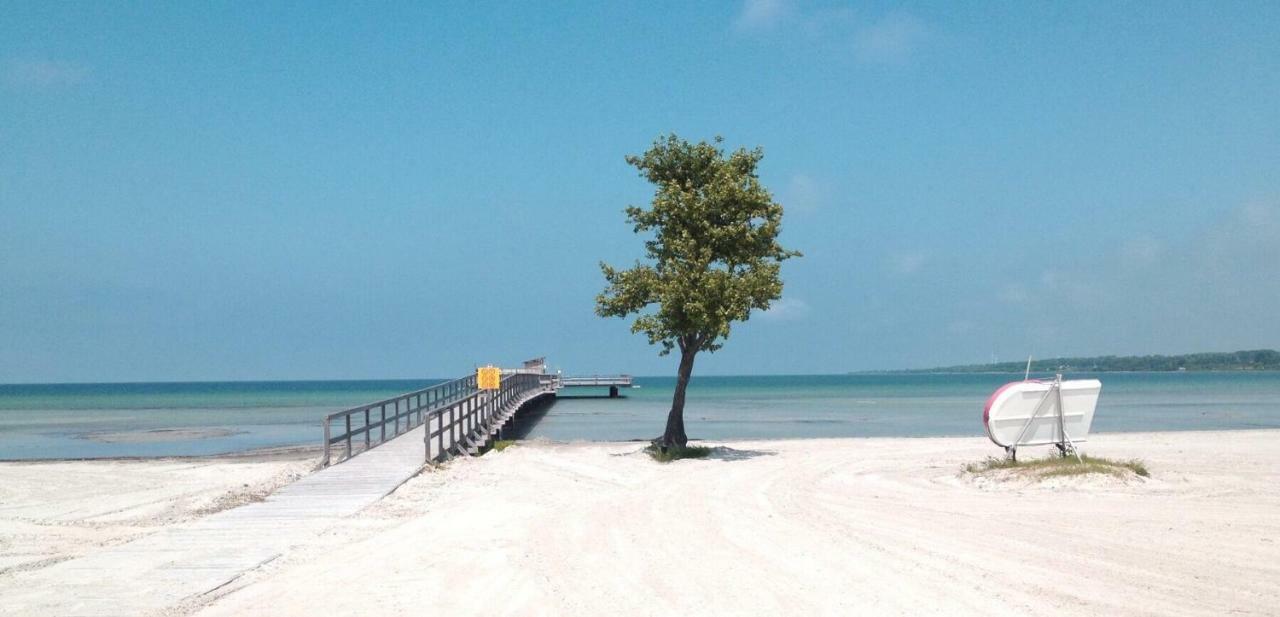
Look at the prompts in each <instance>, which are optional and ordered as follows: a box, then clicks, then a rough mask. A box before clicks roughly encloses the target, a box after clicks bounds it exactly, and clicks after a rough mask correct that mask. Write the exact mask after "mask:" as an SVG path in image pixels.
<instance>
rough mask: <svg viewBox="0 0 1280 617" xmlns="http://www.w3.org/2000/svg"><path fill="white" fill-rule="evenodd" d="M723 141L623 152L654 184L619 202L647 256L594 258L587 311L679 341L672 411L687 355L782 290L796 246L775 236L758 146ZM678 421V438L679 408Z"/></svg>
mask: <svg viewBox="0 0 1280 617" xmlns="http://www.w3.org/2000/svg"><path fill="white" fill-rule="evenodd" d="M722 142H723V139H722V138H720V137H716V138H715V140H714V141H713V142H712V143H708V142H705V141H702V142H698V143H696V144H695V143H690V142H688V141H685V140H683V139H681V138H679V137H677V136H676V135H669V136H665V137H661V138H659V139H658V140H657V141H655V142H654V143H653V146H652V147H651V148H650V149H649V150H648V151H647V152H645V153H644V154H641V155H638V156H628V157H627V162H628V163H630V164H631V165H632V166H634V167H635V168H636V169H638V170H639V171H640V175H641V176H643V177H644V178H646V179H647V180H649V182H652V183H653V184H654V187H655V190H654V196H653V201H652V203H651V204H650V206H649V207H648V208H643V207H639V206H630V207H628V208H627V209H626V214H627V221H628V222H629V223H630V224H631V225H632V226H633V229H634V231H635V232H636V233H638V234H649V238H648V239H647V240H646V241H645V243H644V247H645V256H646V258H647V261H637V262H636V264H635V265H634V266H632V267H631V268H628V269H625V270H620V269H617V268H614V267H612V266H610V265H608V264H606V263H601V264H600V267H601V270H602V271H603V272H604V277H605V281H606V282H607V283H608V286H607V287H606V288H605V290H604V291H603V292H602V293H601V294H600V295H599V296H598V297H597V298H596V313H597V314H599V315H600V316H602V317H627V316H630V315H636V318H635V321H634V322H632V324H631V331H632V332H635V333H644V334H645V335H646V336H647V337H648V339H649V343H650V344H656V345H661V346H662V350H661V351H660V352H659V353H661V354H662V355H666V354H668V353H670V352H671V351H672V350H673V349H679V350H680V352H681V354H682V357H681V363H680V373H679V375H680V379H679V381H678V382H677V392H676V399H675V400H674V401H673V404H672V413H673V415H677V416H679V415H680V414H681V413H682V411H683V404H684V387H685V386H686V385H687V382H688V377H689V373H690V371H691V370H692V367H693V356H694V355H695V354H697V353H698V352H700V351H707V352H714V351H716V350H717V349H720V347H721V346H723V345H724V342H725V340H726V339H727V338H728V337H729V334H730V331H731V325H732V324H733V322H735V321H746V320H747V319H749V318H750V316H751V311H753V310H765V309H768V308H769V306H770V304H771V303H772V302H773V301H775V300H777V299H779V298H781V297H782V278H781V276H780V266H781V263H782V261H784V260H786V259H789V258H791V257H797V256H799V255H800V253H798V252H796V251H791V250H787V249H785V248H783V247H782V245H781V244H779V243H778V234H779V232H780V231H781V229H782V211H783V209H782V205H781V204H779V203H777V202H775V201H774V200H773V195H772V194H770V193H769V191H768V189H766V188H765V187H764V186H763V185H762V184H761V183H760V178H759V177H758V176H757V174H756V167H757V165H758V164H759V163H760V160H761V158H763V156H764V152H763V150H761V149H760V148H756V149H754V150H746V149H738V150H735V151H733V152H731V153H727V154H726V153H725V151H724V150H723V149H722V148H721V147H720V144H721V143H722ZM680 422H681V426H680V431H679V437H680V439H681V440H682V439H683V419H682V417H681V418H680ZM670 434H671V425H670V418H669V421H668V435H670ZM679 445H680V446H683V445H684V443H683V441H681V443H679Z"/></svg>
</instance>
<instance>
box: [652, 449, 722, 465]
mask: <svg viewBox="0 0 1280 617" xmlns="http://www.w3.org/2000/svg"><path fill="white" fill-rule="evenodd" d="M644 451H645V453H646V454H648V455H649V456H650V457H652V458H653V460H655V461H658V462H659V463H670V462H671V461H678V460H680V459H682V458H707V457H708V456H710V455H711V448H708V447H706V446H685V447H683V448H677V447H670V448H667V450H666V452H663V451H662V449H661V448H659V447H658V446H656V445H654V444H649V446H648V447H646V448H645V449H644Z"/></svg>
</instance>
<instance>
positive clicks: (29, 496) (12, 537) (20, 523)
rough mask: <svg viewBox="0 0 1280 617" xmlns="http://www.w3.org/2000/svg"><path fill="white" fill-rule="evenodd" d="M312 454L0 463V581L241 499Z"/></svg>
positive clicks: (308, 465)
mask: <svg viewBox="0 0 1280 617" xmlns="http://www.w3.org/2000/svg"><path fill="white" fill-rule="evenodd" d="M315 462H316V461H315V457H314V455H313V453H312V452H307V451H301V452H299V451H282V452H274V453H256V454H253V455H250V456H222V457H203V458H191V459H181V458H172V459H150V460H147V459H123V460H98V461H55V462H30V463H26V462H5V463H0V583H3V581H4V580H5V578H6V577H7V576H11V575H12V574H14V573H16V572H20V571H25V570H32V569H38V568H40V567H44V566H47V565H50V564H53V563H57V562H60V561H64V560H66V559H70V558H72V557H75V556H78V555H83V554H86V553H89V552H91V551H93V550H94V549H96V548H101V547H104V546H113V545H117V544H120V543H123V542H127V541H129V540H132V539H135V538H138V537H141V536H144V535H147V534H149V533H154V532H155V531H157V530H159V529H163V528H164V527H166V526H170V525H176V524H180V523H182V522H185V521H190V520H194V519H196V518H199V517H201V516H204V515H207V514H210V513H213V512H217V511H219V510H224V509H227V508H231V507H235V506H237V505H240V504H243V503H247V502H249V501H252V500H254V499H257V498H259V497H261V496H262V495H264V494H266V493H269V492H270V491H272V490H275V489H276V488H278V487H280V486H283V485H285V484H287V483H289V482H292V481H293V480H296V479H297V478H299V477H301V476H302V475H303V474H305V473H307V472H309V471H310V470H311V469H312V468H314V466H315ZM2 605H3V600H0V606H2ZM0 612H3V611H0Z"/></svg>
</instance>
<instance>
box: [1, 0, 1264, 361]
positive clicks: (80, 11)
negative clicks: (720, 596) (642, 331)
mask: <svg viewBox="0 0 1280 617" xmlns="http://www.w3.org/2000/svg"><path fill="white" fill-rule="evenodd" d="M1277 101H1280V4H1277V3H1274V2H1258V3H1245V2H1231V3H1226V2H1224V3H1207V2H1201V3H1172V2H1170V3H1165V2H1161V3H1117V2H1099V3H1068V4H1057V3H1023V2H1012V3H972V4H957V3H945V2H944V3H926V4H900V3H892V4H889V3H854V4H845V3H835V2H794V3H793V2H785V1H781V0H777V1H768V0H766V1H751V2H746V3H739V2H733V3H685V2H675V3H661V4H660V3H647V2H646V3H633V4H623V3H612V2H604V3H596V2H574V3H554V4H552V5H551V6H536V5H535V3H504V4H489V3H457V4H438V3H413V4H401V5H386V6H376V7H361V8H356V7H342V6H337V5H336V3H320V4H317V3H289V4H282V3H269V4H266V5H265V6H250V5H247V4H232V3H210V4H196V3H179V4H161V3H139V4H129V3H96V4H90V3H44V2H40V3H19V2H8V3H5V4H4V6H3V7H2V8H0V382H23V381H118V380H133V381H139V380H141V381H147V380H213V379H288V378H379V377H415V376H422V375H431V376H448V375H455V374H460V373H462V372H464V371H466V370H469V368H470V367H471V366H472V365H474V364H476V363H485V362H498V363H508V362H512V361H516V360H519V359H521V358H523V357H525V356H529V355H535V354H547V355H549V356H551V359H552V362H553V363H554V364H555V365H557V366H562V367H563V368H564V369H565V370H566V371H567V372H593V371H599V372H607V371H627V372H631V373H635V374H668V373H671V372H672V371H674V360H673V359H672V358H658V357H657V355H656V353H655V351H656V350H655V349H654V348H651V347H649V346H648V345H647V344H646V343H645V341H644V340H643V339H642V337H638V336H633V335H631V334H629V333H628V331H627V327H626V323H625V322H622V321H618V320H602V319H599V318H597V317H595V316H594V315H593V313H592V308H593V299H594V296H595V294H596V293H597V292H598V291H599V290H600V288H601V287H602V280H601V277H600V274H599V271H598V268H597V265H596V264H597V262H598V261H600V260H602V259H603V260H607V261H610V262H612V263H615V264H625V263H629V262H630V261H631V260H632V259H634V258H636V257H638V256H639V255H640V250H641V245H640V239H639V238H636V237H635V236H634V235H633V234H632V233H631V231H630V228H629V227H628V226H627V225H626V224H625V222H624V220H623V214H622V209H623V208H624V207H625V206H626V205H628V204H644V203H646V202H647V200H648V198H649V196H650V194H651V191H650V188H649V187H648V186H647V185H646V184H645V183H644V182H643V181H642V180H641V179H640V178H638V177H637V176H636V174H635V172H634V170H633V169H631V168H629V167H628V166H627V165H626V164H625V162H624V161H623V157H624V156H625V155H626V154H630V153H638V152H641V151H643V150H644V149H645V148H646V147H647V146H648V145H649V144H650V143H651V141H652V140H653V139H654V138H655V137H657V136H658V135H659V134H662V133H665V132H670V131H675V132H677V133H679V134H680V135H682V136H685V137H688V138H693V139H700V138H710V137H712V136H714V135H717V134H720V135H723V136H724V137H725V139H726V142H727V144H729V145H732V146H739V145H741V146H756V145H759V146H762V147H763V148H764V150H765V158H764V161H763V163H762V167H761V174H762V177H763V179H764V181H765V183H766V185H767V186H769V187H770V188H771V189H772V190H773V191H774V193H775V195H776V196H777V198H778V199H779V201H781V202H782V203H783V204H784V205H785V206H787V214H786V218H785V230H784V234H783V236H784V243H785V244H786V245H788V246H789V247H793V248H797V249H800V250H802V251H804V253H805V257H804V258H803V259H798V260H793V261H791V262H788V263H787V265H786V267H785V268H784V278H785V279H786V284H787V287H786V291H785V298H784V300H783V301H782V303H781V304H780V305H779V306H778V307H777V308H776V309H775V310H773V311H771V312H770V313H768V314H763V315H758V316H757V317H755V318H753V319H752V320H751V321H750V322H748V323H747V324H745V325H742V326H740V327H738V328H737V329H736V330H735V332H734V335H733V337H732V339H731V340H730V341H729V344H728V345H727V346H726V347H725V348H724V349H723V350H721V351H720V352H718V353H717V354H715V355H713V356H703V357H701V358H700V360H699V364H698V366H697V368H696V369H695V370H696V372H699V373H703V374H713V373H716V374H737V373H818V372H843V371H847V370H857V369H874V368H894V367H918V366H931V365H939V364H951V363H966V362H980V361H987V360H990V359H992V358H993V357H994V358H999V359H1002V360H1010V359H1015V358H1025V357H1026V355H1027V354H1035V355H1036V356H1038V357H1048V356H1054V355H1086V354H1109V353H1114V354H1131V353H1135V354H1141V353H1178V352H1188V351H1209V350H1233V349H1239V348H1257V347H1280V319H1278V318H1277V317H1276V310H1277V306H1280V276H1277V275H1276V268H1277V264H1280V173H1277V171H1278V170H1280V104H1277Z"/></svg>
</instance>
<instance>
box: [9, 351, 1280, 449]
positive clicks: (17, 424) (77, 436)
mask: <svg viewBox="0 0 1280 617" xmlns="http://www.w3.org/2000/svg"><path fill="white" fill-rule="evenodd" d="M1084 377H1097V378H1099V379H1101V380H1102V383H1103V387H1102V396H1101V398H1100V399H1099V402H1098V410H1097V413H1096V415H1095V419H1094V425H1093V429H1094V431H1097V432H1124V431H1146V430H1212V429H1251V428H1280V373H1275V372H1265V373H1264V372H1253V373H1246V372H1231V373H1104V374H1098V375H1090V374H1072V375H1070V376H1068V378H1084ZM1019 378H1021V375H1007V374H983V375H818V376H741V377H708V376H702V377H699V376H695V377H694V380H693V382H692V384H691V385H690V388H689V396H688V402H687V404H686V410H685V421H686V428H687V430H688V433H689V435H690V436H691V437H694V438H707V439H733V438H751V439H756V438H765V439H767V438H806V437H872V436H902V437H923V436H962V435H982V434H983V430H982V423H981V414H982V407H983V404H984V403H985V401H986V399H987V396H988V395H989V394H990V393H991V392H992V391H994V390H995V389H996V388H997V387H999V386H1000V385H1001V384H1004V383H1006V382H1008V381H1013V380H1017V379H1019ZM439 381H441V380H436V379H423V380H398V381H327V382H254V383H244V382H237V383H189V384H181V383H157V384H80V385H0V459H34V458H98V457H119V456H171V455H203V454H218V453H226V452H236V451H243V450H250V449H255V448H263V447H272V446H288V445H301V444H317V445H318V444H319V443H320V441H321V435H322V433H321V425H320V419H321V417H322V416H324V415H325V414H327V413H331V412H333V411H338V410H341V409H344V408H347V407H351V406H355V405H358V404H362V403H366V402H370V401H374V400H378V399H383V398H387V397H390V396H393V395H396V394H400V393H403V392H408V391H411V390H416V389H419V388H422V387H425V386H427V385H430V384H433V383H437V382H439ZM635 383H636V385H638V386H639V387H638V388H633V389H629V390H624V391H623V397H622V398H618V399H609V398H607V397H605V396H604V394H605V392H604V390H603V389H601V390H596V391H593V390H591V389H581V390H579V389H573V390H567V391H565V392H564V393H563V394H562V396H561V397H560V398H559V399H558V400H557V401H556V402H555V403H554V404H553V405H551V406H550V407H549V408H547V409H546V412H545V414H543V415H541V416H540V417H538V418H537V419H536V421H535V422H530V423H529V426H530V430H529V433H528V437H531V438H533V437H541V438H547V439H553V440H565V441H571V440H629V439H648V438H652V437H654V436H657V435H658V434H660V433H661V431H662V427H663V423H664V421H665V418H666V412H667V409H668V408H669V405H670V402H671V393H672V388H673V387H674V384H675V380H674V379H673V378H669V377H648V378H637V379H636V380H635ZM172 429H187V430H193V431H195V432H197V433H199V434H200V435H201V436H200V437H199V438H190V437H189V436H188V435H181V434H178V435H177V438H168V437H166V435H168V434H169V433H168V431H170V430H172ZM148 431H153V432H152V433H150V434H147V432H148ZM157 431H158V432H157ZM139 436H147V437H149V438H148V439H145V440H140V439H137V438H136V437H139Z"/></svg>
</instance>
